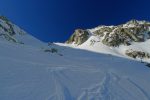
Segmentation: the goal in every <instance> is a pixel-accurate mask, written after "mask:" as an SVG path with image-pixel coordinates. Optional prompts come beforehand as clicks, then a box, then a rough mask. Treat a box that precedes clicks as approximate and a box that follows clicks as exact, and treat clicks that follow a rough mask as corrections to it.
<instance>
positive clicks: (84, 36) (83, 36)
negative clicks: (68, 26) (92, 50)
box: [66, 29, 89, 45]
mask: <svg viewBox="0 0 150 100" xmlns="http://www.w3.org/2000/svg"><path fill="white" fill-rule="evenodd" d="M88 37H89V33H88V31H87V30H82V29H77V30H75V32H74V33H73V35H72V36H71V37H70V39H69V40H68V41H67V42H66V43H75V44H77V45H81V44H82V43H84V42H85V41H86V40H88Z"/></svg>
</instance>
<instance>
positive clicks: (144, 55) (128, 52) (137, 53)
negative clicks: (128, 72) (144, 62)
mask: <svg viewBox="0 0 150 100" xmlns="http://www.w3.org/2000/svg"><path fill="white" fill-rule="evenodd" d="M125 54H126V55H127V56H129V57H132V58H140V59H143V58H147V59H149V58H150V54H149V53H146V52H142V51H135V50H132V49H130V50H126V52H125Z"/></svg>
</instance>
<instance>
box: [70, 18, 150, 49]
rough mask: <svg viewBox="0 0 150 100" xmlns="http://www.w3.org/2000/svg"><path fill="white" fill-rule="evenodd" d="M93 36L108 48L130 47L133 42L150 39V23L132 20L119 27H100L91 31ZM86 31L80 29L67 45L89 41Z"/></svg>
mask: <svg viewBox="0 0 150 100" xmlns="http://www.w3.org/2000/svg"><path fill="white" fill-rule="evenodd" d="M88 31H90V33H91V35H93V36H95V37H99V39H100V40H99V41H101V42H102V43H103V44H105V45H107V46H112V47H117V46H120V45H127V46H128V45H130V44H131V43H132V42H144V41H145V40H147V39H150V23H149V22H146V21H137V20H131V21H129V22H127V23H125V24H122V25H118V26H98V27H96V28H94V29H89V30H88ZM88 35H89V34H88V32H87V31H86V30H82V29H78V30H76V31H75V32H74V34H73V35H72V36H71V37H70V39H69V40H68V41H67V43H75V44H78V45H80V44H82V43H84V42H85V41H86V40H87V39H88Z"/></svg>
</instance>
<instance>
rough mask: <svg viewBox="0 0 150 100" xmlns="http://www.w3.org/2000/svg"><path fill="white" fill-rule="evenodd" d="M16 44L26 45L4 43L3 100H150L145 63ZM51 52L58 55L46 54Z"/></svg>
mask: <svg viewBox="0 0 150 100" xmlns="http://www.w3.org/2000/svg"><path fill="white" fill-rule="evenodd" d="M15 36H16V35H15ZM16 39H21V40H22V42H24V44H19V43H14V42H11V41H6V40H4V39H3V38H0V47H1V49H0V100H150V92H149V91H150V86H149V83H150V78H149V76H150V69H149V68H148V67H146V66H145V64H144V63H140V62H137V61H133V60H130V59H126V58H122V57H118V56H113V55H110V54H102V53H96V52H91V51H87V50H82V49H78V48H72V47H69V46H66V45H67V44H62V43H55V44H51V45H50V46H47V44H45V43H43V42H41V41H39V40H37V39H35V38H34V37H32V36H30V35H25V36H22V37H21V36H20V37H19V38H17V37H16ZM51 48H56V49H57V50H58V53H51V52H44V50H45V49H51ZM59 54H62V56H60V55H59Z"/></svg>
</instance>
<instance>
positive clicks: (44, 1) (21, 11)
mask: <svg viewBox="0 0 150 100" xmlns="http://www.w3.org/2000/svg"><path fill="white" fill-rule="evenodd" d="M0 14H1V15H4V16H6V17H8V18H9V19H10V20H11V21H12V22H14V23H15V24H17V25H18V26H20V27H21V28H23V29H24V30H26V31H27V32H29V33H30V34H32V35H33V36H35V37H37V38H39V39H41V40H42V41H50V42H64V41H65V40H67V38H68V37H69V36H70V35H71V34H72V33H73V32H74V30H75V29H76V28H83V29H86V28H93V27H96V26H98V25H101V24H105V25H111V24H113V25H117V24H122V23H125V22H126V21H128V20H130V19H138V20H148V21H150V0H0Z"/></svg>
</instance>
